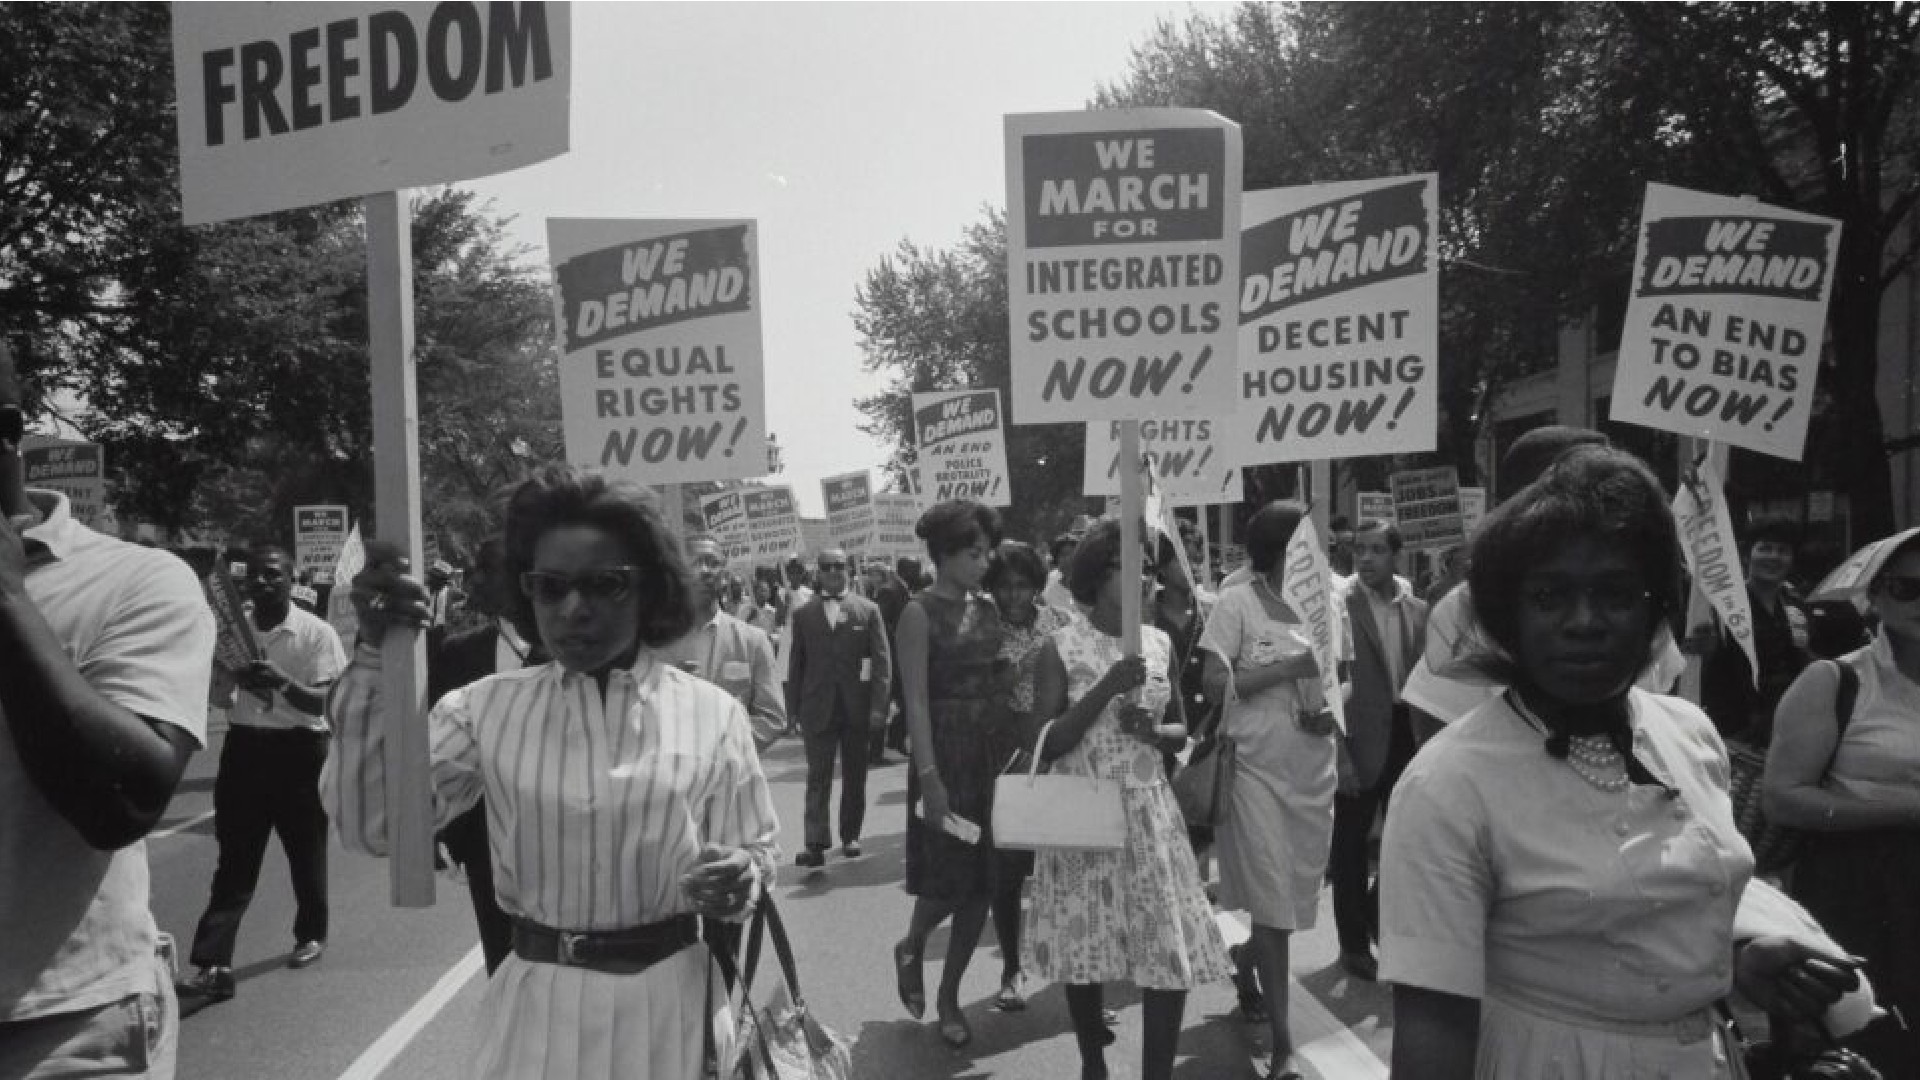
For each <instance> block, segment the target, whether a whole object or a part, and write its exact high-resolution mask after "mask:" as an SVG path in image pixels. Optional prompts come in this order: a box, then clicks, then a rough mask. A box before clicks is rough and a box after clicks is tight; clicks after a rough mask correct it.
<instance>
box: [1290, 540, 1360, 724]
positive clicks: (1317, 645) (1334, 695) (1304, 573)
mask: <svg viewBox="0 0 1920 1080" xmlns="http://www.w3.org/2000/svg"><path fill="white" fill-rule="evenodd" d="M1286 560H1287V565H1286V572H1285V574H1284V576H1283V579H1282V580H1283V584H1282V586H1281V589H1280V591H1281V592H1282V593H1283V594H1284V595H1285V596H1286V598H1287V606H1288V607H1291V608H1292V609H1293V613H1294V614H1296V615H1298V616H1300V619H1301V621H1302V622H1303V623H1304V624H1305V625H1306V631H1307V640H1308V642H1309V643H1311V644H1312V646H1313V659H1314V662H1315V663H1316V664H1319V665H1320V686H1319V691H1320V696H1321V697H1322V698H1323V700H1322V701H1320V702H1313V701H1312V695H1305V696H1306V698H1307V700H1306V701H1303V702H1302V704H1303V705H1308V706H1312V705H1314V704H1324V705H1325V706H1326V707H1327V708H1329V709H1332V710H1333V719H1334V722H1335V723H1337V724H1339V725H1340V730H1341V732H1342V733H1344V732H1345V731H1346V730H1347V710H1346V704H1345V703H1344V702H1342V701H1341V700H1340V666H1339V662H1340V642H1341V636H1342V630H1341V623H1340V605H1339V601H1338V597H1337V596H1336V594H1335V593H1334V590H1333V567H1332V565H1331V564H1329V563H1328V562H1327V552H1326V549H1325V548H1322V547H1321V546H1320V535H1319V533H1318V532H1316V531H1315V530H1314V527H1313V517H1312V516H1311V515H1307V516H1303V517H1302V518H1301V519H1300V524H1299V525H1297V526H1295V527H1294V530H1293V536H1292V538H1291V539H1289V540H1288V541H1287V552H1286ZM1302 685H1303V686H1305V685H1308V684H1307V682H1306V680H1302Z"/></svg>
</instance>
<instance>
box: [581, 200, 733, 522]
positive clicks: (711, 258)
mask: <svg viewBox="0 0 1920 1080" xmlns="http://www.w3.org/2000/svg"><path fill="white" fill-rule="evenodd" d="M547 237H548V240H547V243H548V248H549V250H551V251H552V253H553V255H552V257H553V273H554V279H555V290H554V294H555V295H554V302H555V306H556V308H557V309H558V319H559V326H560V351H561V361H560V419H561V427H562V428H563V429H564V431H565V433H566V442H567V460H568V462H570V463H572V464H574V465H579V466H584V467H587V468H592V469H599V470H602V471H604V472H606V473H608V474H610V475H615V476H625V477H629V478H631V479H635V480H639V481H642V482H644V483H649V484H664V483H679V482H685V481H695V480H744V479H749V478H751V477H756V476H762V475H765V473H766V471H767V428H766V388H765V379H764V375H763V371H762V358H761V349H760V281H759V265H760V264H759V256H758V250H757V247H756V243H755V233H754V225H753V222H751V221H589V220H560V219H556V220H551V221H548V222H547Z"/></svg>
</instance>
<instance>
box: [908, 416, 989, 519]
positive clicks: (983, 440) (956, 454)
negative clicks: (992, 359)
mask: <svg viewBox="0 0 1920 1080" xmlns="http://www.w3.org/2000/svg"><path fill="white" fill-rule="evenodd" d="M913 438H914V451H915V458H916V460H915V465H916V467H917V468H918V470H919V477H920V490H921V491H922V492H923V493H925V495H926V497H927V500H928V501H929V502H945V501H946V500H948V499H972V500H973V501H974V502H977V503H980V504H982V505H984V506H1012V505H1013V488H1012V485H1011V484H1010V483H1009V482H1008V480H1007V427H1006V418H1005V417H1004V416H1003V415H1002V414H1001V412H1000V391H998V390H996V389H993V388H991V387H989V388H988V389H985V390H936V391H934V392H933V393H930V394H915V395H913Z"/></svg>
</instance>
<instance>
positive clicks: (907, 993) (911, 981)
mask: <svg viewBox="0 0 1920 1080" xmlns="http://www.w3.org/2000/svg"><path fill="white" fill-rule="evenodd" d="M893 978H894V983H895V985H896V988H897V989H898V990H899V993H900V1005H901V1007H902V1008H904V1009H906V1010H907V1015H908V1016H911V1017H913V1018H914V1019H915V1020H918V1019H920V1018H921V1017H922V1016H925V1015H926V1014H927V980H926V974H925V972H924V971H923V970H922V969H921V967H920V954H919V953H917V952H914V951H913V950H911V949H909V948H907V943H906V941H905V940H902V941H900V942H899V944H896V945H895V946H894V947H893Z"/></svg>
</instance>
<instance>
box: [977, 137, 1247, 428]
mask: <svg viewBox="0 0 1920 1080" xmlns="http://www.w3.org/2000/svg"><path fill="white" fill-rule="evenodd" d="M1007 205H1008V206H1009V207H1011V208H1012V212H1011V213H1009V214H1008V215H1007V306H1008V317H1009V323H1010V332H1011V336H1012V362H1013V388H1012V393H1011V395H1010V396H1011V398H1012V400H1013V402H1014V407H1015V409H1017V410H1018V412H1017V414H1016V416H1015V419H1016V420H1017V421H1018V422H1020V423H1023V424H1035V423H1051V422H1055V421H1062V420H1125V419H1144V418H1147V417H1168V416H1198V415H1222V414H1224V413H1226V412H1228V411H1229V410H1231V409H1232V408H1233V403H1234V401H1235V398H1236V394H1237V390H1236V387H1235V385H1234V348H1235V343H1236V340H1237V331H1238V327H1237V326H1236V323H1235V320H1234V315H1233V312H1234V307H1233V304H1234V296H1235V294H1236V293H1237V292H1238V290H1239V283H1240V273H1239V263H1240V244H1239V237H1240V129H1239V127H1238V126H1237V125H1235V124H1233V123H1231V122H1229V121H1227V120H1225V119H1222V118H1221V117H1219V116H1216V115H1214V114H1213V113H1209V112H1203V111H1199V110H1193V109H1131V110H1121V111H1113V112H1075V113H1041V114H1031V115H1018V116H1009V117H1007Z"/></svg>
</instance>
